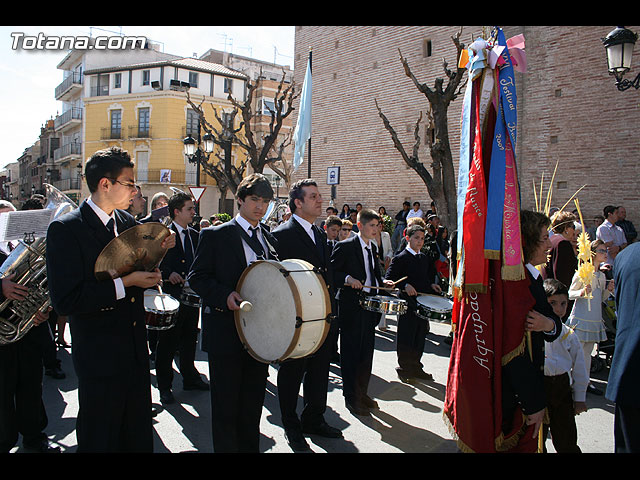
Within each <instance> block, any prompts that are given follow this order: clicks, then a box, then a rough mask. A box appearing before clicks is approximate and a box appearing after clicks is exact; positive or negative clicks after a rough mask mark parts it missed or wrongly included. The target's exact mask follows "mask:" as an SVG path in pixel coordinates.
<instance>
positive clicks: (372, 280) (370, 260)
mask: <svg viewBox="0 0 640 480" xmlns="http://www.w3.org/2000/svg"><path fill="white" fill-rule="evenodd" d="M365 248H366V250H367V257H369V274H370V275H371V283H369V285H371V286H373V287H375V286H377V282H376V275H375V270H374V269H373V255H372V254H371V248H370V247H365Z"/></svg>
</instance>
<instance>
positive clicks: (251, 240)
mask: <svg viewBox="0 0 640 480" xmlns="http://www.w3.org/2000/svg"><path fill="white" fill-rule="evenodd" d="M236 226H237V227H238V231H239V232H240V236H241V237H242V239H243V240H244V241H245V242H247V245H249V247H251V250H253V251H254V252H255V254H256V255H257V257H258V259H260V260H267V259H268V258H273V259H276V260H278V255H277V253H276V251H275V249H274V248H273V246H272V245H271V244H270V243H269V240H267V237H266V236H265V235H263V236H262V238H264V241H265V243H266V244H267V248H268V249H269V256H268V257H267V256H265V252H264V248H263V247H262V244H261V243H260V241H259V240H258V236H257V233H256V235H255V236H251V237H250V236H249V235H247V232H245V231H244V229H243V228H242V227H241V226H240V225H236ZM258 228H260V227H258ZM254 232H255V230H254Z"/></svg>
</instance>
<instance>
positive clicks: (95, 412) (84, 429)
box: [76, 365, 153, 453]
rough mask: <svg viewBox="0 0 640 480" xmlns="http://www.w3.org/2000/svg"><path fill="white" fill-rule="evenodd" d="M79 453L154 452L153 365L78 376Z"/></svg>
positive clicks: (77, 424) (77, 426)
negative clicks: (88, 376) (104, 375)
mask: <svg viewBox="0 0 640 480" xmlns="http://www.w3.org/2000/svg"><path fill="white" fill-rule="evenodd" d="M78 404H79V409H78V419H77V422H76V436H77V439H78V450H77V451H78V453H83V452H92V453H116V452H132V453H150V452H153V426H152V420H151V383H150V378H149V367H148V366H147V367H146V368H144V366H142V365H133V366H132V368H131V369H130V370H128V371H126V372H122V373H120V374H119V375H115V376H110V377H91V378H78Z"/></svg>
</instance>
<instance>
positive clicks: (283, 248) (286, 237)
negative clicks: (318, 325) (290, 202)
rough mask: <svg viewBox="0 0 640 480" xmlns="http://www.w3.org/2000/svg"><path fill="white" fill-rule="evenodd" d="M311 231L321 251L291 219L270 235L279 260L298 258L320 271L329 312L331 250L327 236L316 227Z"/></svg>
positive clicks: (332, 295)
mask: <svg viewBox="0 0 640 480" xmlns="http://www.w3.org/2000/svg"><path fill="white" fill-rule="evenodd" d="M312 228H313V229H315V230H316V232H317V233H318V234H319V235H320V239H321V246H322V250H321V251H320V250H319V249H318V247H317V246H316V244H315V243H314V242H313V240H311V237H309V235H308V234H307V232H306V231H305V229H304V228H303V227H302V225H300V224H299V223H298V222H297V221H296V220H295V219H294V218H293V217H291V218H289V220H287V221H286V222H285V223H283V224H282V225H280V226H278V228H276V229H275V230H274V231H273V232H272V234H273V236H274V237H275V238H276V239H277V240H278V256H279V257H280V260H286V259H289V258H298V259H300V260H305V261H307V262H309V263H310V264H312V265H313V266H315V267H318V268H319V269H320V274H321V275H322V278H323V279H324V281H325V283H326V284H327V289H328V290H329V296H330V297H331V310H332V312H333V313H335V312H336V308H335V305H334V303H335V298H334V297H335V289H334V284H333V267H332V265H331V250H330V248H329V244H328V243H327V235H326V234H325V233H324V232H323V231H322V230H321V229H320V228H318V227H317V226H315V225H313V226H312Z"/></svg>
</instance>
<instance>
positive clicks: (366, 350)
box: [339, 307, 380, 405]
mask: <svg viewBox="0 0 640 480" xmlns="http://www.w3.org/2000/svg"><path fill="white" fill-rule="evenodd" d="M349 310H350V311H349V313H348V314H347V313H346V312H345V314H344V315H343V313H342V312H343V311H344V308H343V307H339V311H340V369H341V372H342V384H343V389H342V392H343V395H344V398H345V400H346V401H348V402H349V403H352V404H357V405H360V404H361V403H362V399H363V397H364V396H366V395H367V389H368V387H369V379H370V378H371V370H372V368H373V351H374V347H375V328H376V325H377V324H378V322H379V321H380V314H379V313H376V312H369V311H367V310H364V309H362V308H360V307H358V308H356V309H355V310H354V309H349Z"/></svg>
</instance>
